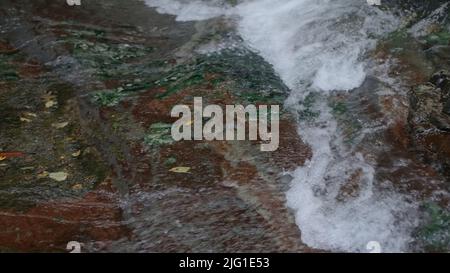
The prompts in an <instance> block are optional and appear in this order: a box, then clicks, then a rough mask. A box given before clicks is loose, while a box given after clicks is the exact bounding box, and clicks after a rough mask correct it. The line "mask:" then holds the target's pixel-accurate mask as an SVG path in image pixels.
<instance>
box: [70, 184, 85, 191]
mask: <svg viewBox="0 0 450 273" xmlns="http://www.w3.org/2000/svg"><path fill="white" fill-rule="evenodd" d="M72 189H73V190H81V189H83V185H81V184H75V185H73V186H72Z"/></svg>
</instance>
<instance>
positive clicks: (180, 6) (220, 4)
mask: <svg viewBox="0 0 450 273" xmlns="http://www.w3.org/2000/svg"><path fill="white" fill-rule="evenodd" d="M145 3H146V4H147V5H148V6H150V7H154V8H156V10H157V11H158V12H159V13H165V14H172V15H176V16H177V20H178V21H197V20H207V19H211V18H214V17H218V16H222V15H225V14H226V13H228V10H229V9H230V6H229V5H227V4H226V2H225V1H220V0H145Z"/></svg>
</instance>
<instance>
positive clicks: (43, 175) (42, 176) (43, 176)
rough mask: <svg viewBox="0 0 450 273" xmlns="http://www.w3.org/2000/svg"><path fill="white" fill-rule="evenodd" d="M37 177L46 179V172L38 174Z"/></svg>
mask: <svg viewBox="0 0 450 273" xmlns="http://www.w3.org/2000/svg"><path fill="white" fill-rule="evenodd" d="M37 177H38V179H41V178H46V177H48V172H46V171H44V172H42V173H40V174H38V175H37Z"/></svg>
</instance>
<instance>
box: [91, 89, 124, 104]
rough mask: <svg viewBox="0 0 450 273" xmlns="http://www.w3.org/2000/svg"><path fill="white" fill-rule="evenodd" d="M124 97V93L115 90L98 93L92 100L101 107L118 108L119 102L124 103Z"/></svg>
mask: <svg viewBox="0 0 450 273" xmlns="http://www.w3.org/2000/svg"><path fill="white" fill-rule="evenodd" d="M123 97H124V95H123V93H121V92H119V91H117V90H113V91H103V92H97V93H95V94H94V95H93V98H92V100H93V101H94V102H95V103H97V104H99V105H101V106H108V107H112V106H116V105H117V104H119V102H121V101H122V99H123Z"/></svg>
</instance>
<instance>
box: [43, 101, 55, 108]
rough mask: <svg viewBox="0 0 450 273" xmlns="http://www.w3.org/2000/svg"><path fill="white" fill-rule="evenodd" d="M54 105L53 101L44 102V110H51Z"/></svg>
mask: <svg viewBox="0 0 450 273" xmlns="http://www.w3.org/2000/svg"><path fill="white" fill-rule="evenodd" d="M55 105H56V102H55V101H54V100H49V101H47V102H45V108H51V107H53V106H55Z"/></svg>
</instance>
